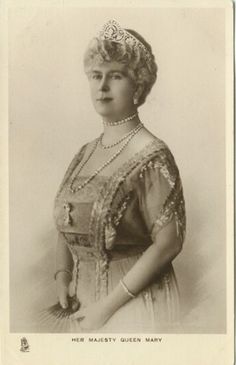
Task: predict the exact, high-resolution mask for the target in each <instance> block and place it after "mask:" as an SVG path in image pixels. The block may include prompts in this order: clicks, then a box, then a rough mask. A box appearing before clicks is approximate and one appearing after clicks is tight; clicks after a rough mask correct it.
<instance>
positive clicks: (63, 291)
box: [58, 288, 68, 309]
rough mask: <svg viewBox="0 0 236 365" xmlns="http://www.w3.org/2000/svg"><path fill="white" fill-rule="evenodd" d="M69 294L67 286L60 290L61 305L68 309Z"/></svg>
mask: <svg viewBox="0 0 236 365" xmlns="http://www.w3.org/2000/svg"><path fill="white" fill-rule="evenodd" d="M67 294H68V290H67V288H62V289H61V290H60V292H59V295H58V297H59V302H60V305H61V306H62V308H64V309H66V308H68V300H67Z"/></svg>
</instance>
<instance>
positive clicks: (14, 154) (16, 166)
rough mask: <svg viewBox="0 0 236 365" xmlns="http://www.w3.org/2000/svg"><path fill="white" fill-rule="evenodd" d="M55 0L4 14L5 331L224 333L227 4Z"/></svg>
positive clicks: (19, 334) (24, 348)
mask: <svg viewBox="0 0 236 365" xmlns="http://www.w3.org/2000/svg"><path fill="white" fill-rule="evenodd" d="M33 3H34V2H33V1H32V5H34V4H33ZM52 3H54V2H53V1H51V2H50V1H45V3H44V2H43V4H42V2H41V3H40V4H39V3H38V4H37V6H36V5H35V6H24V2H22V5H18V4H17V2H16V1H13V2H9V4H10V5H9V6H8V8H7V24H8V28H7V29H8V122H7V125H8V174H9V175H8V179H9V180H8V183H9V185H8V191H9V202H8V204H9V205H8V206H9V208H8V212H9V218H8V219H9V220H8V223H9V230H8V231H9V240H8V248H9V255H8V256H9V260H8V268H9V288H8V289H9V306H8V310H9V327H8V329H9V334H12V335H14V338H15V340H16V339H17V341H18V343H19V344H18V347H19V349H20V350H19V349H18V351H20V352H21V355H23V353H24V352H30V351H32V350H31V348H32V345H31V344H32V341H35V340H33V339H34V337H32V335H34V334H38V336H40V337H38V338H39V339H41V336H44V335H45V336H48V335H50V336H55V335H60V341H62V340H63V338H64V339H67V341H69V339H70V341H71V340H72V341H74V342H75V341H77V342H80V341H81V342H84V341H85V342H86V341H88V339H89V341H91V342H92V341H95V342H96V341H97V342H109V341H110V342H112V341H113V340H112V339H111V338H114V342H116V341H117V342H118V340H119V342H132V341H131V340H129V339H130V338H136V340H137V341H136V340H135V342H139V339H140V342H142V341H143V340H144V338H145V341H146V342H150V341H153V342H156V343H158V342H161V341H163V339H162V338H163V337H162V336H165V335H166V336H168V335H169V334H171V335H176V337H178V338H180V336H182V335H185V336H187V335H222V336H226V335H227V334H228V331H229V326H228V322H227V318H229V317H228V316H229V309H230V308H231V307H230V306H229V300H228V295H229V290H228V288H229V285H230V282H229V280H230V279H231V280H233V276H232V277H229V275H230V273H231V274H232V272H231V271H230V265H231V264H232V262H231V261H230V257H231V256H232V254H233V246H232V244H231V240H232V239H233V235H231V236H230V232H232V230H231V228H232V227H233V219H232V217H231V216H230V214H229V213H230V212H231V213H232V210H231V209H232V206H231V205H230V204H231V203H230V201H231V199H232V196H233V195H230V194H232V190H227V189H228V188H230V186H231V187H232V181H233V180H230V179H231V178H232V174H231V173H230V172H229V170H230V169H232V167H233V164H231V163H232V162H233V160H232V159H233V155H231V156H230V158H227V156H229V153H230V151H231V152H232V151H233V147H232V146H233V137H232V133H230V131H231V130H232V129H233V118H232V112H233V98H232V94H231V92H232V90H233V66H232V60H233V57H232V55H233V53H232V52H233V51H232V49H233V42H232V38H230V35H231V37H232V36H233V33H232V16H233V11H232V10H233V9H232V3H230V1H210V2H207V1H205V2H204V1H202V2H196V1H190V2H189V3H188V4H187V3H186V2H185V3H184V4H182V3H181V2H180V1H176V2H173V1H170V2H169V1H167V2H163V1H161V2H157V4H154V2H152V1H150V3H148V2H147V4H145V3H144V2H143V1H138V2H137V4H133V3H132V4H124V2H122V1H120V2H118V3H117V4H115V3H114V4H111V3H108V2H104V5H102V3H101V4H97V2H95V3H94V4H93V3H91V2H88V3H87V5H86V4H85V3H84V2H83V1H68V3H66V2H64V1H58V2H57V1H55V4H52ZM230 32H231V33H230ZM230 55H231V58H230V59H228V57H229V56H230ZM230 148H231V150H230ZM228 173H229V175H228ZM232 179H233V178H232ZM230 197H231V198H230ZM229 198H230V199H229ZM230 262H231V263H230ZM231 290H232V287H231ZM230 293H231V294H232V292H230ZM231 309H232V308H231ZM230 313H231V312H230ZM108 334H109V336H108ZM68 335H69V336H68ZM63 336H66V337H63ZM72 336H73V337H72ZM88 336H89V337H88ZM120 336H122V337H120ZM143 336H144V337H143ZM148 336H149V337H148ZM190 337H191V336H189V337H187V339H188V338H190ZM42 338H44V337H42ZM47 338H48V337H47ZM52 338H54V337H52ZM109 338H110V340H108V339H109ZM121 338H123V341H120V339H121ZM92 339H93V340H92ZM126 339H127V341H126ZM58 341H59V339H58ZM103 345H104V344H103ZM47 346H48V345H47ZM78 346H81V345H77V347H78ZM88 346H92V345H91V344H90V345H88ZM101 346H102V345H101ZM107 346H109V345H107ZM110 346H112V345H110ZM114 346H115V344H114ZM124 346H125V345H124ZM139 346H142V344H140V345H139ZM143 346H145V345H144V344H143ZM158 346H161V345H158ZM144 348H145V349H146V347H144ZM146 350H147V349H146ZM77 351H78V350H77ZM83 351H85V350H83ZM132 359H133V358H132ZM94 361H95V359H94V360H93V361H91V362H89V361H88V362H86V363H88V364H89V365H90V364H95V363H96V362H94ZM22 363H23V362H22ZM100 363H102V362H99V364H100ZM107 363H110V362H107ZM131 363H132V361H131V360H130V361H129V360H128V361H127V364H131ZM152 363H155V359H154V360H153V362H152ZM189 363H190V362H189ZM9 364H10V363H9ZM12 364H13V362H12ZM96 364H97V363H96ZM168 364H169V362H168ZM181 364H182V363H181ZM186 364H187V362H186ZM191 364H195V362H193V363H191Z"/></svg>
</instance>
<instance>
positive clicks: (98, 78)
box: [91, 74, 102, 80]
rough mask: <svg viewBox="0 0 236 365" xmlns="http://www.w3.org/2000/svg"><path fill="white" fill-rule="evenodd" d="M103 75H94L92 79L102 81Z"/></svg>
mask: <svg viewBox="0 0 236 365" xmlns="http://www.w3.org/2000/svg"><path fill="white" fill-rule="evenodd" d="M101 77H102V76H101V75H99V74H92V76H91V78H92V79H93V80H101Z"/></svg>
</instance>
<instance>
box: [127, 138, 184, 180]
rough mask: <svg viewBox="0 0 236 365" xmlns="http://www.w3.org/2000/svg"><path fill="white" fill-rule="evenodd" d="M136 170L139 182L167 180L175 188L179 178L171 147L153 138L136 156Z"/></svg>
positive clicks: (135, 175) (134, 175)
mask: <svg viewBox="0 0 236 365" xmlns="http://www.w3.org/2000/svg"><path fill="white" fill-rule="evenodd" d="M135 156H136V157H135V160H136V168H135V169H134V171H133V177H134V178H135V180H136V179H138V182H139V183H140V182H141V181H144V180H146V181H147V180H150V181H153V182H154V181H156V182H157V180H158V179H160V178H161V179H163V178H164V180H167V181H168V183H169V185H170V186H173V185H174V183H175V181H176V179H177V178H178V176H179V170H178V167H177V164H176V162H175V158H174V156H173V154H172V152H171V149H170V148H169V146H168V145H167V144H166V142H164V141H163V140H162V139H160V138H158V137H156V136H153V138H151V139H150V140H149V141H148V142H147V143H146V144H145V145H144V147H143V148H141V150H140V151H139V152H138V153H137V154H136V155H135Z"/></svg>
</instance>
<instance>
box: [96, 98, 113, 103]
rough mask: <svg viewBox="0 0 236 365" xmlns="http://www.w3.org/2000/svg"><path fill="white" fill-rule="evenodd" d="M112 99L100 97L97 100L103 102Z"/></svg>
mask: <svg viewBox="0 0 236 365" xmlns="http://www.w3.org/2000/svg"><path fill="white" fill-rule="evenodd" d="M111 100H112V98H99V99H97V101H100V102H101V103H107V102H109V101H111Z"/></svg>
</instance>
